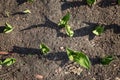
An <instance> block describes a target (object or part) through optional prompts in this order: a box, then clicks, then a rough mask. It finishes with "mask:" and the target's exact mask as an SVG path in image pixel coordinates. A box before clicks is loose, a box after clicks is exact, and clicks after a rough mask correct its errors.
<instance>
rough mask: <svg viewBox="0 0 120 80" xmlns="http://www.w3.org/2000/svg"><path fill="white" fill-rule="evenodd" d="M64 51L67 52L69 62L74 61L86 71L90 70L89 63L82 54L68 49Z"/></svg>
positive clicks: (86, 57)
mask: <svg viewBox="0 0 120 80" xmlns="http://www.w3.org/2000/svg"><path fill="white" fill-rule="evenodd" d="M66 51H67V55H68V58H69V60H71V61H75V62H77V63H78V64H80V65H81V66H83V67H85V68H87V69H90V66H91V62H90V60H89V58H88V56H87V55H85V54H84V53H83V52H79V51H73V50H71V49H69V48H67V49H66Z"/></svg>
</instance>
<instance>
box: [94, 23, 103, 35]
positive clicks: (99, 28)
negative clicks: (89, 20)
mask: <svg viewBox="0 0 120 80" xmlns="http://www.w3.org/2000/svg"><path fill="white" fill-rule="evenodd" d="M92 32H93V34H95V35H97V36H98V35H101V34H102V33H103V32H104V27H103V26H100V25H99V26H97V27H96V28H95V30H93V31H92Z"/></svg>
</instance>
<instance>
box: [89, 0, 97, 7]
mask: <svg viewBox="0 0 120 80" xmlns="http://www.w3.org/2000/svg"><path fill="white" fill-rule="evenodd" d="M95 3H96V0H87V4H88V5H89V6H92V5H93V4H95Z"/></svg>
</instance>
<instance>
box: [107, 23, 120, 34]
mask: <svg viewBox="0 0 120 80" xmlns="http://www.w3.org/2000/svg"><path fill="white" fill-rule="evenodd" d="M109 29H112V30H113V32H114V33H115V34H119V33H120V26H119V25H118V24H110V25H106V26H105V31H106V30H109Z"/></svg>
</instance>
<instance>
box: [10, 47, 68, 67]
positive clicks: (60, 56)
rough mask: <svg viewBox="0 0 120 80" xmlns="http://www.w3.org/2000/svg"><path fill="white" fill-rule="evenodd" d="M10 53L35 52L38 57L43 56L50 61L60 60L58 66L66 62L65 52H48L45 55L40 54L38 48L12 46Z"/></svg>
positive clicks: (33, 53)
mask: <svg viewBox="0 0 120 80" xmlns="http://www.w3.org/2000/svg"><path fill="white" fill-rule="evenodd" d="M11 53H18V54H20V55H21V56H25V55H35V54H37V55H38V56H39V58H40V59H41V58H45V59H47V60H52V61H61V64H60V66H63V65H64V64H65V63H67V62H68V57H67V54H66V53H65V52H57V53H49V54H47V55H42V53H41V51H40V49H35V48H25V47H18V46H13V50H12V51H11Z"/></svg>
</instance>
